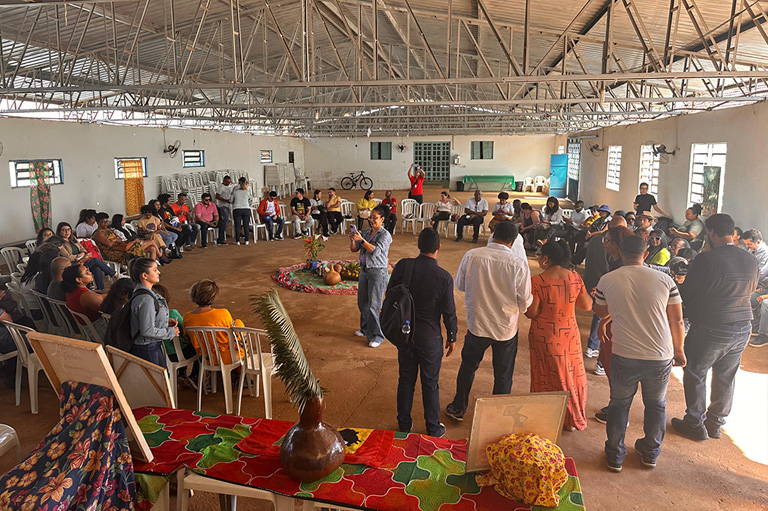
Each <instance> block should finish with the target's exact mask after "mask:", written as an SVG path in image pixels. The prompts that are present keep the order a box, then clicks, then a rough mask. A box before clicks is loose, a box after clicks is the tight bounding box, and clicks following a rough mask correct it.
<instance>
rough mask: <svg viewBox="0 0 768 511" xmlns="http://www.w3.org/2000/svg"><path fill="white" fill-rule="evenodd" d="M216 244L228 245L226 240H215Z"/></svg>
mask: <svg viewBox="0 0 768 511" xmlns="http://www.w3.org/2000/svg"><path fill="white" fill-rule="evenodd" d="M216 244H218V245H229V243H227V242H226V241H217V242H216Z"/></svg>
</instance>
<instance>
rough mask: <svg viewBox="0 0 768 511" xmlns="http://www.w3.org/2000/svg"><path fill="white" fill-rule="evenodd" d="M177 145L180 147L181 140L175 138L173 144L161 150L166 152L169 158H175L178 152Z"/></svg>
mask: <svg viewBox="0 0 768 511" xmlns="http://www.w3.org/2000/svg"><path fill="white" fill-rule="evenodd" d="M179 147H181V140H177V141H176V142H174V143H173V144H170V145H169V146H168V147H166V148H165V149H163V152H164V153H166V154H168V156H170V157H171V158H176V153H178V152H179Z"/></svg>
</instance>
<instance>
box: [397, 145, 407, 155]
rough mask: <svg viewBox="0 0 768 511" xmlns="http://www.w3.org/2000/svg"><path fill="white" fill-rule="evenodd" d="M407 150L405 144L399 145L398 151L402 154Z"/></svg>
mask: <svg viewBox="0 0 768 511" xmlns="http://www.w3.org/2000/svg"><path fill="white" fill-rule="evenodd" d="M405 149H406V147H405V144H397V150H398V151H400V152H401V153H404V152H405Z"/></svg>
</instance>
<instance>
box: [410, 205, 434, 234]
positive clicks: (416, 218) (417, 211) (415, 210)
mask: <svg viewBox="0 0 768 511" xmlns="http://www.w3.org/2000/svg"><path fill="white" fill-rule="evenodd" d="M406 200H407V199H406ZM403 202H405V201H403ZM413 202H414V203H413V204H411V205H410V208H411V211H412V213H410V216H408V217H406V215H407V214H406V213H405V212H403V226H404V227H405V225H406V224H411V230H412V231H413V234H414V235H415V234H416V225H417V224H423V223H424V213H423V211H424V206H427V207H429V206H432V208H433V210H434V207H435V205H434V204H430V203H427V204H419V203H418V202H416V201H413ZM405 231H408V229H407V227H406V228H405V229H404V230H403V232H405Z"/></svg>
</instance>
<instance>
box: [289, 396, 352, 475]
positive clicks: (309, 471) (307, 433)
mask: <svg viewBox="0 0 768 511" xmlns="http://www.w3.org/2000/svg"><path fill="white" fill-rule="evenodd" d="M323 407H324V406H323V401H322V400H321V399H320V398H317V397H316V398H313V399H312V400H310V401H308V402H307V404H306V405H305V406H304V411H303V412H302V413H301V418H300V419H299V422H297V423H296V424H294V425H293V426H292V427H291V429H289V430H288V433H286V435H285V438H284V439H283V443H282V445H281V446H280V463H281V465H282V466H283V470H285V473H286V474H288V476H289V477H291V478H292V479H296V480H298V481H301V482H304V483H306V482H312V481H317V480H318V479H322V478H323V477H325V476H327V475H328V474H330V473H331V472H333V471H334V470H336V469H337V468H339V465H341V464H342V462H343V461H344V449H345V446H344V440H342V438H341V435H340V434H339V432H338V431H337V430H336V428H334V427H333V426H330V425H328V424H326V423H325V422H323Z"/></svg>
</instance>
